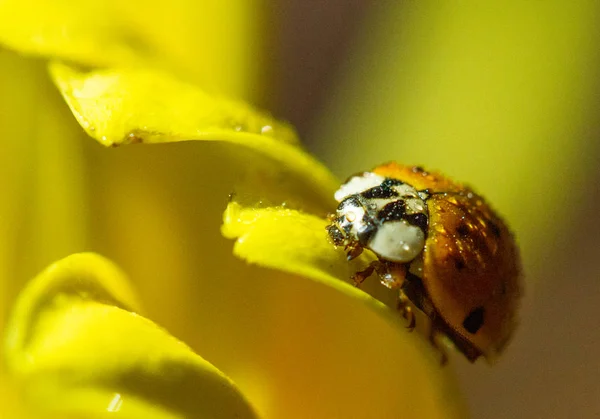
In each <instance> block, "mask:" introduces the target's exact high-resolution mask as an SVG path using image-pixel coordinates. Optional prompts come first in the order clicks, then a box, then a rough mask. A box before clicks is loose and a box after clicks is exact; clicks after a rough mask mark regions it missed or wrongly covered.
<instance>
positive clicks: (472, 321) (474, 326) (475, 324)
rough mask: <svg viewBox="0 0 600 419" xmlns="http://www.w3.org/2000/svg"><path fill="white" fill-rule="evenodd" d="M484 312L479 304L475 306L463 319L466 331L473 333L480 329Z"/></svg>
mask: <svg viewBox="0 0 600 419" xmlns="http://www.w3.org/2000/svg"><path fill="white" fill-rule="evenodd" d="M484 314H485V309H484V308H483V307H481V306H479V307H475V308H474V309H473V310H471V312H470V313H469V315H468V316H467V317H465V320H464V321H463V327H464V328H465V329H467V332H469V333H472V334H475V333H477V332H478V331H479V329H481V326H483V317H484Z"/></svg>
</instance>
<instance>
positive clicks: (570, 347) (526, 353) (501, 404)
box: [272, 0, 600, 418]
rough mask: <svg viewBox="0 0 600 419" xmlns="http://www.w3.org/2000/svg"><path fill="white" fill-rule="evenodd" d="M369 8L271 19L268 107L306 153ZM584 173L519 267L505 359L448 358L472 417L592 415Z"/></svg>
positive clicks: (366, 0) (298, 6) (599, 303)
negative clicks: (516, 316)
mask: <svg viewBox="0 0 600 419" xmlns="http://www.w3.org/2000/svg"><path fill="white" fill-rule="evenodd" d="M374 4H375V2H373V1H370V0H361V1H358V0H355V1H344V0H329V1H327V2H314V1H306V0H280V1H279V2H278V5H277V8H276V11H275V13H276V14H277V16H276V18H275V19H273V20H274V21H275V22H277V24H278V25H280V26H279V27H278V28H276V32H277V33H279V34H280V37H279V39H278V40H276V44H275V45H274V46H273V47H274V49H273V52H274V54H277V55H278V57H279V58H278V60H276V61H277V62H278V65H277V67H276V71H275V72H274V74H275V87H276V89H275V90H276V91H278V92H280V93H279V94H278V95H277V96H276V97H275V99H274V100H275V102H276V103H275V104H274V106H272V110H273V112H274V113H275V114H277V116H279V117H282V118H285V119H288V120H289V121H291V122H292V123H293V124H294V125H295V126H296V127H297V128H298V130H299V132H300V135H301V137H302V138H303V139H304V140H305V142H306V143H307V146H308V148H309V149H318V147H315V145H316V143H315V142H316V141H317V140H324V139H317V138H315V136H314V135H312V133H313V130H314V124H315V118H316V115H319V113H320V112H322V110H323V108H324V104H325V103H326V101H327V97H328V95H330V94H331V92H332V83H333V81H334V80H335V78H336V77H337V76H338V75H339V74H340V72H342V71H344V63H345V60H346V59H347V58H348V57H349V56H350V55H351V54H352V53H353V46H354V42H355V41H356V39H357V38H358V37H359V36H362V35H364V31H365V30H366V29H365V27H364V26H363V23H364V21H365V19H366V17H367V16H369V13H370V12H371V11H372V10H371V9H372V8H373V6H374ZM373 59H376V57H374V58H373ZM593 84H594V83H592V85H593ZM595 96H596V97H597V95H595ZM598 105H600V104H598ZM599 112H600V111H599ZM321 117H322V116H321ZM332 117H334V116H332ZM598 119H599V118H594V120H592V121H590V124H589V128H588V129H587V133H586V135H587V137H588V140H587V141H590V142H592V143H593V144H591V146H590V147H589V148H590V149H592V150H595V154H594V156H593V157H592V159H593V161H597V162H599V163H600V154H599V153H598V152H597V151H598V147H597V146H596V145H595V144H596V143H597V142H598V123H597V120H598ZM317 152H318V150H317ZM322 158H323V157H322ZM422 163H423V164H427V161H423V162H422ZM356 169H357V170H360V169H364V168H356ZM557 170H563V169H561V168H557ZM592 172H593V173H589V176H588V178H587V180H586V182H585V185H574V186H573V187H574V188H583V189H584V190H585V191H586V192H585V194H583V196H585V199H584V200H583V201H581V202H579V201H578V202H572V200H570V199H569V191H565V194H564V205H568V206H569V213H570V216H569V217H568V218H567V219H557V220H555V222H556V223H561V224H563V227H564V228H562V229H561V230H562V231H565V232H566V234H561V235H560V236H557V237H553V238H552V241H551V242H549V243H547V244H545V245H544V249H543V250H542V251H540V252H538V256H537V259H538V260H535V261H530V260H529V261H525V264H526V265H532V264H533V265H535V266H536V267H537V268H536V269H535V275H536V278H531V277H528V278H527V284H528V289H527V298H526V300H525V302H524V307H523V311H522V324H521V327H520V329H519V331H518V334H517V337H516V339H515V341H514V342H513V344H512V345H511V346H510V347H509V350H508V351H507V353H506V354H505V355H504V356H503V357H502V358H501V359H500V361H499V363H498V364H497V365H495V366H493V367H488V366H486V365H476V366H472V365H468V364H467V363H466V362H462V361H461V360H460V359H458V358H456V357H455V359H456V362H455V367H456V368H457V370H458V374H459V376H460V379H461V382H462V387H463V389H464V394H465V396H466V398H467V399H468V402H469V405H470V406H471V410H472V415H473V417H474V418H509V417H510V418H542V417H549V418H567V417H571V418H592V417H600V360H599V358H598V355H597V354H598V349H599V347H600V345H599V344H600V327H599V325H598V322H599V321H600V268H599V267H598V264H599V261H600V240H599V237H600V217H599V214H600V186H599V185H600V171H599V170H597V169H596V170H592ZM337 174H338V175H340V176H345V175H348V173H337ZM548 188H552V185H548ZM543 210H544V209H543V208H540V211H543ZM517 235H518V231H517ZM531 284H535V286H532V285H531ZM367 385H368V384H367Z"/></svg>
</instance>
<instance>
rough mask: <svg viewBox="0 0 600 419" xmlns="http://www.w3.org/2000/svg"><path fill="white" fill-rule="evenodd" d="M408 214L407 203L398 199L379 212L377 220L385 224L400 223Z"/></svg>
mask: <svg viewBox="0 0 600 419" xmlns="http://www.w3.org/2000/svg"><path fill="white" fill-rule="evenodd" d="M405 212H406V202H404V200H403V199H397V200H395V201H392V202H390V203H389V204H387V205H386V206H385V207H383V208H382V209H381V211H379V213H378V214H377V218H378V219H379V220H380V221H381V222H382V223H385V222H387V221H400V220H402V219H403V217H404V213H405Z"/></svg>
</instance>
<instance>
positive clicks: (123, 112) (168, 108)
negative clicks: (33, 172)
mask: <svg viewBox="0 0 600 419" xmlns="http://www.w3.org/2000/svg"><path fill="white" fill-rule="evenodd" d="M51 72H52V76H53V78H54V80H55V82H56V84H57V86H58V88H59V89H60V91H61V93H62V94H63V96H64V98H65V100H66V101H67V103H68V105H69V106H70V108H71V110H72V111H73V113H74V115H75V117H76V118H77V120H78V122H79V123H80V124H81V126H82V127H83V128H84V129H85V130H86V132H87V133H88V134H89V135H90V136H92V137H93V138H95V139H97V140H98V141H99V142H100V143H101V144H104V145H106V146H117V145H121V144H131V143H170V142H178V141H189V140H205V141H222V142H224V143H229V144H233V145H236V146H242V147H235V148H234V152H240V149H241V148H244V149H246V151H248V152H249V153H250V154H249V155H244V157H243V159H242V160H241V161H242V163H241V164H244V165H246V166H247V167H248V168H250V169H251V173H252V174H253V176H252V177H251V179H248V178H246V179H245V181H246V186H247V188H241V190H242V191H243V192H242V194H243V193H245V191H248V190H251V189H252V188H255V187H257V186H258V187H260V188H261V194H260V195H261V196H264V197H265V198H264V199H265V200H270V201H273V202H275V203H277V204H281V203H283V202H284V201H285V202H286V203H287V204H289V205H292V206H297V207H300V208H303V209H305V210H311V211H315V212H319V213H324V212H326V211H327V210H328V209H329V208H331V206H332V205H333V194H332V192H333V190H334V189H335V187H336V186H337V184H338V181H337V180H336V179H335V178H334V177H333V175H331V173H330V172H329V171H328V170H327V169H326V168H325V167H324V166H323V165H322V164H320V163H319V162H318V161H316V160H315V159H314V158H312V157H311V156H310V155H309V154H307V153H306V152H304V151H303V150H302V149H301V148H300V146H299V145H298V140H297V138H296V135H295V133H294V131H293V129H292V128H291V127H290V126H289V125H287V124H284V123H281V122H278V121H276V120H275V119H274V118H272V117H271V116H270V115H268V114H264V113H260V112H258V111H256V110H254V109H252V108H251V107H249V106H248V105H245V104H243V103H239V102H234V101H230V100H226V99H223V98H219V97H214V96H211V95H208V94H207V93H205V92H203V91H202V90H200V89H198V88H196V87H194V86H192V85H189V84H185V83H182V82H179V81H177V80H175V79H172V78H170V77H168V76H166V75H164V74H160V73H156V72H151V71H142V70H110V71H94V72H90V73H80V72H77V71H76V70H74V69H72V68H70V67H67V66H65V65H63V64H54V65H52V66H51ZM225 154H226V153H224V161H223V170H232V167H230V166H233V164H232V163H231V160H230V161H229V162H228V161H227V160H226V159H225ZM216 176H218V174H216ZM269 197H270V198H269Z"/></svg>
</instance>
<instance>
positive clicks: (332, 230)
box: [327, 225, 345, 246]
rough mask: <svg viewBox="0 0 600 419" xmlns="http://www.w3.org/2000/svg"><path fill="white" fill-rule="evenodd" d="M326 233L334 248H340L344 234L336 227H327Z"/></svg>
mask: <svg viewBox="0 0 600 419" xmlns="http://www.w3.org/2000/svg"><path fill="white" fill-rule="evenodd" d="M327 233H329V237H331V240H332V241H333V244H335V245H336V246H341V245H342V244H344V238H345V237H344V233H342V231H341V230H340V229H339V227H338V226H336V225H329V226H327Z"/></svg>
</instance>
